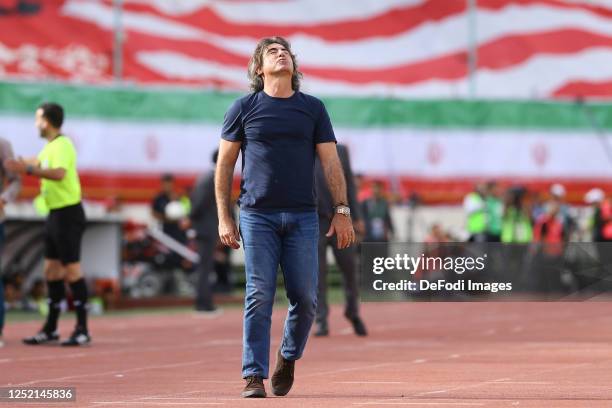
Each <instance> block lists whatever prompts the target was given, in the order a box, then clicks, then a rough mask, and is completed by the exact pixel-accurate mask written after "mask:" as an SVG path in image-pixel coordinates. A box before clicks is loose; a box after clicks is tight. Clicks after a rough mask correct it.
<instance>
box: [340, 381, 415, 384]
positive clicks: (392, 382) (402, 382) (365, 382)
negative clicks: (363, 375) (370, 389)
mask: <svg viewBox="0 0 612 408" xmlns="http://www.w3.org/2000/svg"><path fill="white" fill-rule="evenodd" d="M334 384H406V381H334Z"/></svg>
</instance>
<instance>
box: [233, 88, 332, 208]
mask: <svg viewBox="0 0 612 408" xmlns="http://www.w3.org/2000/svg"><path fill="white" fill-rule="evenodd" d="M221 137H222V138H223V139H225V140H229V141H231V142H242V146H241V151H242V182H241V183H240V198H239V200H238V203H239V204H240V207H241V208H244V209H252V210H258V211H262V212H265V211H287V212H298V211H308V210H314V209H316V205H317V204H316V195H315V194H316V193H315V188H314V162H315V154H316V150H315V149H316V148H315V145H316V144H318V143H325V142H336V137H335V136H334V130H333V129H332V125H331V122H330V120H329V115H328V114H327V110H326V109H325V106H324V105H323V102H321V101H320V100H319V99H317V98H315V97H313V96H310V95H306V94H304V93H302V92H294V94H293V95H292V96H291V97H289V98H276V97H272V96H269V95H267V94H266V93H265V92H263V91H260V92H256V93H252V94H249V95H246V96H244V97H242V98H240V99H238V100H237V101H235V102H234V103H233V104H232V106H230V108H229V109H228V111H227V112H226V113H225V119H224V121H223V130H222V132H221Z"/></svg>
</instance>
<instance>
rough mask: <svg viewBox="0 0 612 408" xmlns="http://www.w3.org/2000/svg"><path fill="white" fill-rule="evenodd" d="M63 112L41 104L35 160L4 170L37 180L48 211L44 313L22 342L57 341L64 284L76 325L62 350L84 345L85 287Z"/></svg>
mask: <svg viewBox="0 0 612 408" xmlns="http://www.w3.org/2000/svg"><path fill="white" fill-rule="evenodd" d="M63 122H64V109H63V108H62V106H60V105H59V104H57V103H53V102H48V103H43V104H41V105H40V106H39V107H38V109H37V110H36V116H35V124H36V127H37V129H38V131H39V133H40V136H41V137H42V138H44V139H46V140H47V143H46V145H45V147H44V148H43V149H42V151H41V152H40V154H39V155H38V157H37V158H31V159H23V158H19V159H16V160H15V159H7V160H5V162H4V166H5V167H6V169H8V170H9V171H13V172H15V173H19V174H29V175H31V176H34V177H37V178H39V179H40V191H41V196H42V197H43V199H44V201H45V206H46V208H48V209H49V214H48V216H47V221H46V226H45V236H44V240H45V259H44V274H45V279H46V280H47V289H48V296H49V300H48V301H49V314H48V315H47V321H46V322H45V324H44V326H43V327H42V329H41V330H40V331H39V332H38V333H37V334H35V335H34V336H31V337H27V338H24V339H23V342H24V343H25V344H28V345H39V344H45V343H49V342H54V341H57V340H59V334H58V332H57V323H58V319H59V316H60V312H61V304H62V301H63V300H64V298H65V290H66V288H65V285H66V282H68V284H69V286H70V289H71V292H72V297H73V300H74V302H73V303H74V307H75V311H76V317H77V321H76V326H75V328H74V331H73V332H72V334H71V335H70V337H69V338H68V339H67V340H65V341H63V342H62V343H61V344H62V346H81V345H85V344H89V343H90V342H91V337H90V335H89V330H88V328H87V305H88V303H87V302H88V297H89V296H88V291H87V284H86V282H85V279H84V277H83V272H82V269H81V241H82V238H83V233H84V232H85V227H86V223H87V221H86V218H85V211H84V209H83V205H82V203H81V182H80V179H79V174H78V171H77V152H76V149H75V148H74V145H73V144H72V141H71V140H70V139H69V138H68V137H66V136H65V135H64V134H63V132H62V130H61V128H62V124H63Z"/></svg>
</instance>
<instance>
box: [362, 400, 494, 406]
mask: <svg viewBox="0 0 612 408" xmlns="http://www.w3.org/2000/svg"><path fill="white" fill-rule="evenodd" d="M353 405H435V406H440V405H452V406H483V405H484V404H483V403H482V402H376V401H375V402H354V403H353Z"/></svg>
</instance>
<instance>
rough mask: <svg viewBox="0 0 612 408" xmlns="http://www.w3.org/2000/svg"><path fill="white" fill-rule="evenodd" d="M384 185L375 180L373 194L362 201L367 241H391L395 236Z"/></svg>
mask: <svg viewBox="0 0 612 408" xmlns="http://www.w3.org/2000/svg"><path fill="white" fill-rule="evenodd" d="M383 186H384V185H383V183H382V182H380V181H375V182H374V183H373V185H372V196H371V197H370V198H368V199H366V200H364V201H363V202H362V203H361V212H362V216H363V219H364V222H365V239H364V241H366V242H389V240H390V239H391V237H392V236H393V231H394V228H393V221H392V220H391V209H390V206H389V202H388V200H387V198H386V197H385V196H384V194H383Z"/></svg>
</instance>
